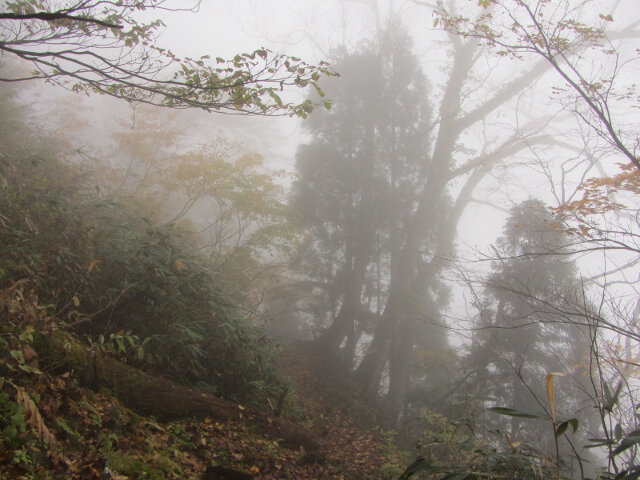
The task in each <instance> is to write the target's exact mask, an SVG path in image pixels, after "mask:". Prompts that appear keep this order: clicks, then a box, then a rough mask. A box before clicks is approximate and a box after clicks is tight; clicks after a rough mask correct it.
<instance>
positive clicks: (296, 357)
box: [279, 344, 397, 478]
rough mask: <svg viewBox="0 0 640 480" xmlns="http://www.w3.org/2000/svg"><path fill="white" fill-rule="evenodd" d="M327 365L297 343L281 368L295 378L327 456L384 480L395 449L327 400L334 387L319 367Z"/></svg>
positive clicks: (283, 356)
mask: <svg viewBox="0 0 640 480" xmlns="http://www.w3.org/2000/svg"><path fill="white" fill-rule="evenodd" d="M324 362H326V359H323V358H322V357H321V355H320V354H319V353H318V351H317V350H316V349H315V348H313V347H312V346H310V345H309V344H295V345H293V346H291V347H290V348H288V349H287V350H286V351H284V352H283V353H282V354H281V356H280V360H279V363H280V368H281V369H282V370H283V371H284V372H285V373H286V374H287V375H288V376H289V377H290V378H291V380H292V381H293V383H294V385H295V387H296V391H297V394H298V397H299V404H300V406H301V407H302V409H303V410H304V413H305V415H306V416H307V418H308V420H309V422H310V428H311V430H312V431H313V432H314V433H316V434H317V435H319V436H321V437H322V438H323V439H324V440H325V447H324V450H325V454H326V455H327V457H330V458H336V459H341V460H343V461H344V462H345V463H346V464H347V465H348V466H349V470H352V471H359V472H362V473H363V477H362V478H381V477H380V470H381V469H384V468H383V467H384V466H385V465H387V464H390V463H393V462H394V458H391V457H390V455H392V456H393V457H395V458H397V457H396V456H395V455H394V449H393V448H392V447H391V446H390V445H389V444H390V442H389V441H386V440H385V439H384V438H383V436H382V434H381V433H380V432H379V431H376V430H374V429H369V428H365V427H363V426H360V425H358V423H357V422H355V421H354V420H353V419H352V418H350V417H349V416H347V415H346V414H345V413H344V412H343V411H341V410H342V409H340V408H336V406H335V403H336V401H335V399H331V398H327V396H328V393H327V392H328V390H330V388H335V387H331V385H330V383H329V380H328V379H326V378H322V377H321V376H320V375H319V374H318V371H319V368H321V367H322V365H323V364H324Z"/></svg>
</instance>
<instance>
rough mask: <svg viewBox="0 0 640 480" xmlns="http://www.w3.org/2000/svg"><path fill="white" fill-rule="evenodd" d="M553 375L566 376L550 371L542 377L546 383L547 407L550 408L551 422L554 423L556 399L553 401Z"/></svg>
mask: <svg viewBox="0 0 640 480" xmlns="http://www.w3.org/2000/svg"><path fill="white" fill-rule="evenodd" d="M553 377H566V375H565V374H564V373H559V372H555V373H550V374H548V375H547V376H546V377H544V383H545V384H546V385H547V398H548V399H549V408H550V409H551V419H552V420H553V424H554V425H555V424H556V401H555V391H554V386H553Z"/></svg>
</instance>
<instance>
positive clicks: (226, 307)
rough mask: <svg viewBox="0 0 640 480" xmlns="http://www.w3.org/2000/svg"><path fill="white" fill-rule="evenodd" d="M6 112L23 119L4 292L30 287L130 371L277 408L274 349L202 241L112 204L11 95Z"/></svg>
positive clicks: (2, 236) (5, 193)
mask: <svg viewBox="0 0 640 480" xmlns="http://www.w3.org/2000/svg"><path fill="white" fill-rule="evenodd" d="M2 108H3V110H4V111H5V112H6V111H7V110H10V111H12V112H14V113H15V115H14V116H13V117H11V120H10V121H11V124H12V125H13V129H11V128H9V127H8V126H7V125H2V126H0V135H2V138H1V139H0V144H1V145H2V146H3V150H2V151H3V155H2V162H1V163H0V176H1V179H2V184H1V188H0V212H2V213H1V215H0V288H2V289H7V288H12V286H14V287H15V285H16V284H17V283H20V282H28V284H29V285H30V289H31V290H32V291H33V294H34V295H35V296H36V297H37V305H38V308H42V309H43V311H45V312H46V316H47V318H50V319H55V320H54V322H55V324H56V327H58V328H69V329H73V330H74V331H75V332H77V333H78V334H79V335H82V337H83V338H85V340H86V341H87V342H91V343H92V344H93V345H94V346H96V348H102V349H105V350H109V351H111V352H112V353H114V354H116V355H118V356H119V357H120V358H121V359H122V360H123V361H126V362H127V363H129V364H133V365H135V366H140V367H144V368H145V369H147V370H150V371H155V372H157V373H162V374H164V375H167V376H169V377H171V378H172V379H174V380H177V381H179V382H181V383H184V384H187V385H194V386H198V387H200V388H203V389H205V390H207V391H212V392H216V393H217V394H219V395H222V396H226V397H229V398H233V399H236V400H241V401H243V402H246V403H248V404H253V405H255V406H258V407H260V408H262V409H267V410H268V409H269V406H270V405H275V404H276V399H277V398H278V397H279V396H280V395H281V392H282V391H283V390H284V389H285V388H287V387H286V385H285V383H284V380H283V379H282V378H281V377H280V376H279V374H278V373H277V371H276V369H275V368H274V367H273V365H272V362H271V358H270V356H271V354H272V351H273V345H272V344H271V343H270V342H269V341H268V340H267V338H266V337H265V336H264V334H263V333H262V332H261V330H260V329H258V328H257V327H255V326H254V325H253V324H252V323H251V322H250V321H249V320H248V319H247V318H246V317H245V316H244V315H243V314H242V313H241V311H240V310H239V309H238V308H237V307H236V306H235V305H234V304H233V303H232V301H230V300H229V299H228V298H227V297H226V295H225V294H224V293H223V284H222V282H224V278H219V277H218V276H217V274H216V272H215V271H213V270H212V269H210V268H209V265H208V263H207V259H206V258H205V257H204V256H203V255H201V254H200V253H199V246H198V237H197V235H196V234H195V233H194V232H192V231H189V230H188V229H186V228H181V227H180V226H178V225H175V224H164V225H163V224H161V223H159V222H157V221H155V220H154V219H150V218H144V217H142V216H140V215H138V214H137V212H136V209H135V207H133V206H132V204H131V203H130V202H127V203H124V202H123V203H118V202H116V201H114V200H112V199H110V198H108V197H107V196H106V195H105V194H103V193H102V190H101V189H100V187H99V185H100V176H99V175H100V168H99V166H95V167H93V168H92V167H91V166H83V165H79V164H75V163H73V162H71V161H67V160H65V159H64V158H63V156H62V155H61V153H60V152H59V151H57V147H56V145H55V141H54V140H53V139H49V138H47V137H46V136H44V135H39V134H36V133H34V130H33V129H31V128H30V127H29V125H28V124H27V123H26V121H22V122H20V117H19V115H18V113H19V112H18V111H17V107H16V106H15V105H14V104H13V103H12V102H11V99H10V97H8V96H6V94H5V98H4V100H3V105H2ZM2 118H3V122H8V120H7V118H8V116H7V115H6V114H5V115H3V117H2ZM16 125H17V126H16ZM16 132H19V135H15V133H16ZM18 139H19V140H18ZM3 324H6V319H5V320H4V321H3ZM34 327H35V328H38V327H39V326H37V325H36V326H34ZM5 334H6V332H5Z"/></svg>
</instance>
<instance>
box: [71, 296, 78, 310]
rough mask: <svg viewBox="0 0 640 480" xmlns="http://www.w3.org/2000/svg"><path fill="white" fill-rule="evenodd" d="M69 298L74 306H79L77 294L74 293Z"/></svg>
mask: <svg viewBox="0 0 640 480" xmlns="http://www.w3.org/2000/svg"><path fill="white" fill-rule="evenodd" d="M71 300H73V304H74V305H75V306H76V307H79V306H80V299H79V298H78V296H77V295H74V296H73V298H72V299H71Z"/></svg>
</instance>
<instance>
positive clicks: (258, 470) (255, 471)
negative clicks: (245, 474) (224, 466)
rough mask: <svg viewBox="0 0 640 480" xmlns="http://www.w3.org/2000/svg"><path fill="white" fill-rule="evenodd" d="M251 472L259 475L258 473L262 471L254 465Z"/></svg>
mask: <svg viewBox="0 0 640 480" xmlns="http://www.w3.org/2000/svg"><path fill="white" fill-rule="evenodd" d="M249 471H250V472H251V473H258V472H260V469H259V468H258V467H256V466H255V465H254V466H253V467H251V468H250V469H249Z"/></svg>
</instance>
